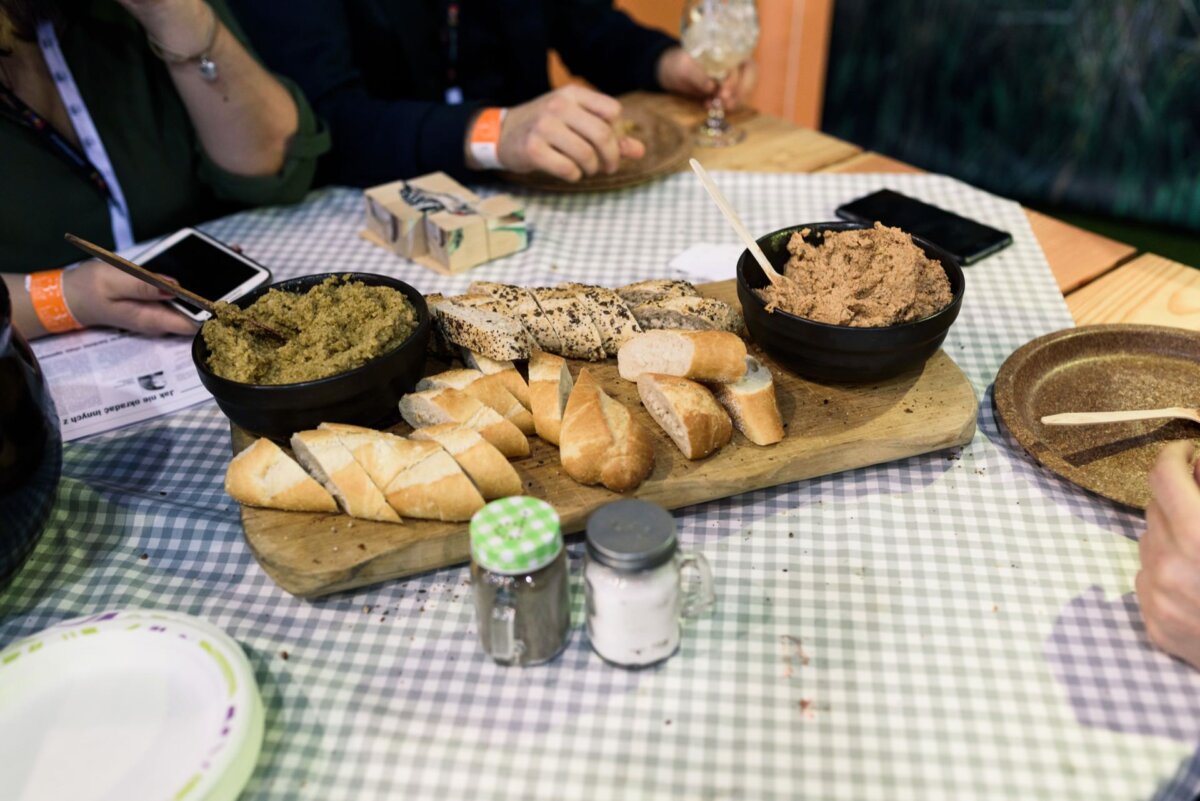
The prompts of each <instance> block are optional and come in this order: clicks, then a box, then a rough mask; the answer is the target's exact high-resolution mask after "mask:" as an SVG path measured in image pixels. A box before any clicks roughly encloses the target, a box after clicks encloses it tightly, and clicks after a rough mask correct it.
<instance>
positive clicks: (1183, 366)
mask: <svg viewBox="0 0 1200 801" xmlns="http://www.w3.org/2000/svg"><path fill="white" fill-rule="evenodd" d="M993 403H994V404H995V407H996V411H997V413H998V414H999V416H1000V420H1001V422H1002V423H1003V424H1004V425H1005V426H1006V427H1007V428H1008V430H1009V431H1010V432H1012V435H1013V436H1014V437H1015V438H1016V440H1017V442H1019V443H1021V446H1022V447H1023V448H1025V450H1027V451H1029V454H1030V455H1031V456H1033V458H1034V459H1036V460H1037V461H1038V462H1040V463H1041V464H1042V465H1044V466H1045V467H1046V468H1048V469H1049V470H1050V471H1051V472H1054V473H1057V474H1058V475H1060V476H1062V477H1063V478H1065V479H1067V480H1068V481H1071V482H1073V483H1075V484H1078V485H1079V486H1081V487H1083V488H1084V489H1088V490H1091V491H1092V492H1095V493H1096V494H1098V495H1102V496H1104V497H1105V498H1110V499H1111V500H1114V501H1116V502H1118V503H1122V504H1125V505H1126V506H1133V507H1136V508H1138V509H1145V508H1146V504H1147V503H1149V501H1150V488H1149V485H1148V484H1147V482H1146V475H1147V473H1148V472H1149V470H1150V466H1151V465H1152V464H1153V463H1154V460H1155V458H1156V457H1157V456H1158V452H1159V451H1160V450H1161V449H1162V447H1163V446H1164V445H1165V444H1166V443H1168V442H1171V441H1174V440H1180V439H1191V440H1192V441H1193V442H1195V443H1196V445H1197V446H1200V426H1197V425H1195V424H1194V423H1189V422H1187V421H1184V420H1168V421H1163V420H1147V421H1142V422H1136V423H1112V424H1106V425H1094V426H1043V425H1042V424H1041V418H1042V416H1043V415H1047V414H1056V413H1058V412H1099V411H1109V410H1116V409H1157V408H1161V407H1165V406H1198V405H1200V332H1193V331H1186V330H1184V329H1181V328H1165V327H1161V326H1153V325H1090V326H1083V327H1081V328H1071V329H1067V330H1065V331H1058V332H1055V333H1053V334H1048V335H1046V336H1044V337H1040V338H1039V339H1035V340H1033V341H1032V342H1029V343H1027V344H1026V345H1024V346H1022V347H1021V348H1019V349H1018V350H1017V351H1016V352H1014V353H1013V354H1012V355H1011V356H1009V357H1008V359H1007V361H1005V362H1004V365H1003V366H1002V367H1001V368H1000V372H999V373H998V374H997V376H996V385H995V393H994V395H993Z"/></svg>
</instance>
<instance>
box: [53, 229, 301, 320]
mask: <svg viewBox="0 0 1200 801" xmlns="http://www.w3.org/2000/svg"><path fill="white" fill-rule="evenodd" d="M66 240H67V241H68V242H70V243H71V244H72V245H74V246H75V247H77V248H79V249H80V250H82V251H83V252H84V253H86V254H88V255H89V256H91V257H93V258H96V259H99V260H100V261H102V262H104V263H105V264H111V265H112V266H113V267H116V268H117V269H118V270H120V271H121V272H123V273H128V274H129V275H132V276H133V277H134V278H138V279H140V280H142V281H145V282H146V283H147V284H150V285H151V286H153V287H157V288H158V289H161V290H162V291H163V292H167V293H169V294H171V295H174V296H175V297H177V298H179V299H180V300H186V301H187V302H188V303H191V304H193V305H195V306H199V307H200V308H201V309H204V310H205V311H206V312H208V313H209V314H211V315H212V316H213V317H216V316H217V315H218V312H217V304H215V303H213V302H212V301H211V300H209V299H208V298H204V297H201V296H200V295H197V294H196V293H195V292H192V291H191V290H190V289H184V288H183V287H181V286H179V285H178V284H173V283H171V282H170V281H165V280H163V279H162V277H161V276H158V275H156V274H155V273H152V272H150V271H149V270H147V269H146V268H144V267H139V266H138V265H136V264H134V263H133V262H131V261H129V260H128V259H124V258H121V257H120V256H118V255H117V254H116V253H113V252H112V251H111V250H105V249H104V248H102V247H100V246H99V245H97V244H95V243H93V242H89V241H87V240H86V239H81V238H79V237H77V236H75V235H74V234H66ZM226 306H227V308H225V309H223V310H222V311H221V312H220V314H221V315H222V316H224V317H226V318H227V319H233V320H236V321H237V322H238V323H241V324H242V325H247V326H250V327H251V328H254V329H255V330H257V331H259V332H260V333H263V334H266V335H267V336H269V337H274V338H275V339H278V340H279V341H280V342H287V341H288V337H287V335H286V334H282V333H280V332H279V331H277V330H275V329H274V328H272V327H271V326H269V325H266V324H265V323H260V322H259V321H258V320H255V319H254V318H253V317H251V316H250V315H248V314H243V313H242V312H241V311H239V310H238V309H237V307H235V306H232V305H230V304H226Z"/></svg>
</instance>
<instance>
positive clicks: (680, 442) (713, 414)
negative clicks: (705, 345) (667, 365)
mask: <svg viewBox="0 0 1200 801" xmlns="http://www.w3.org/2000/svg"><path fill="white" fill-rule="evenodd" d="M637 387H638V396H639V397H641V399H642V405H643V406H645V407H646V411H647V412H649V413H650V416H651V417H652V418H654V422H656V423H658V425H659V427H661V428H662V430H663V431H665V432H667V436H669V437H670V438H671V441H672V442H674V443H675V445H676V447H678V448H679V450H680V451H681V452H682V453H683V455H684V456H686V457H687V458H689V459H703V458H704V457H705V456H708V455H709V454H710V453H712V452H713V451H716V450H719V449H721V448H723V447H725V446H726V445H728V444H729V440H730V439H732V437H733V423H732V422H731V421H730V419H729V415H728V413H726V411H725V410H724V409H723V408H721V404H719V403H717V399H716V398H714V397H713V394H712V393H711V392H709V391H708V390H707V389H705V388H704V385H703V384H697V383H696V382H695V381H692V380H690V379H687V378H679V377H677V376H673V375H662V374H661V373H642V374H641V375H640V376H638V380H637Z"/></svg>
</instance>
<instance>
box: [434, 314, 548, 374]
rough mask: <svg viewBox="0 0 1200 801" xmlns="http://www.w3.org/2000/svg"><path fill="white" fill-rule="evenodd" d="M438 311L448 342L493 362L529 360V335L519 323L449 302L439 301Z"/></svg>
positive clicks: (508, 318)
mask: <svg viewBox="0 0 1200 801" xmlns="http://www.w3.org/2000/svg"><path fill="white" fill-rule="evenodd" d="M434 309H435V311H436V314H437V321H438V326H439V328H440V329H441V331H442V335H443V336H444V337H445V338H446V340H447V341H449V342H452V343H454V344H455V345H459V346H461V347H464V348H467V349H469V350H473V351H475V352H476V353H481V354H483V355H484V356H487V357H488V358H490V359H497V360H508V359H528V358H529V346H530V342H529V335H528V333H527V332H526V331H525V328H524V327H523V326H522V325H521V323H520V322H518V321H517V320H514V319H512V318H511V317H506V316H504V315H503V314H499V313H497V312H494V311H488V310H486V309H481V308H474V307H471V306H462V305H460V304H458V303H455V302H453V301H449V300H446V301H441V302H439V303H438V304H437V306H435V307H434Z"/></svg>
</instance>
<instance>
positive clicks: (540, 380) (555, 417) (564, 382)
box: [529, 350, 574, 445]
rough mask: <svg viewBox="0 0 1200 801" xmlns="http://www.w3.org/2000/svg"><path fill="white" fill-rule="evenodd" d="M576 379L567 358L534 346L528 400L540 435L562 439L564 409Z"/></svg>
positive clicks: (547, 440) (553, 443)
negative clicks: (569, 367)
mask: <svg viewBox="0 0 1200 801" xmlns="http://www.w3.org/2000/svg"><path fill="white" fill-rule="evenodd" d="M573 386H574V381H573V380H572V379H571V371H570V370H569V369H568V368H567V361H566V359H564V358H563V357H561V356H556V355H554V354H553V353H546V352H545V351H540V350H535V351H534V352H533V353H532V354H531V355H530V357H529V400H530V402H531V407H530V408H531V409H532V410H533V424H534V427H535V430H536V431H537V435H538V436H539V437H541V438H542V439H544V440H545V441H546V442H549V443H550V444H552V445H557V444H558V442H559V433H560V432H561V430H562V416H563V410H565V409H566V408H567V399H568V398H569V397H570V396H571V389H572V387H573Z"/></svg>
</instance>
